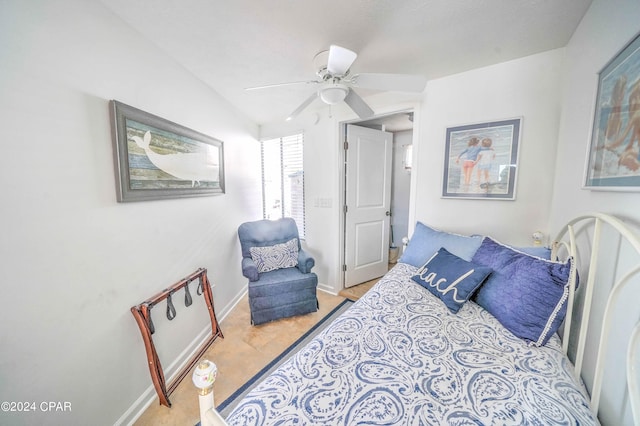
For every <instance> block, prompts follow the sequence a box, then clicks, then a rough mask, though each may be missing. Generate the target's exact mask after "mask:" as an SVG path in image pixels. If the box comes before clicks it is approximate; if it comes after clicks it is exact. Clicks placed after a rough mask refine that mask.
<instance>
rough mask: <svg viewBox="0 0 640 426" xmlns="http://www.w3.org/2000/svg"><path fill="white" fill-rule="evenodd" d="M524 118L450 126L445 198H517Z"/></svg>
mask: <svg viewBox="0 0 640 426" xmlns="http://www.w3.org/2000/svg"><path fill="white" fill-rule="evenodd" d="M521 128H522V118H513V119H508V120H500V121H490V122H486V123H478V124H467V125H463V126H457V127H449V128H447V135H446V144H445V160H444V178H443V182H442V197H443V198H471V199H489V200H514V199H515V187H516V172H517V163H518V145H519V143H520V131H521Z"/></svg>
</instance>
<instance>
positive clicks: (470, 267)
mask: <svg viewBox="0 0 640 426" xmlns="http://www.w3.org/2000/svg"><path fill="white" fill-rule="evenodd" d="M490 273H491V268H487V267H485V266H480V265H476V264H473V263H471V262H467V261H466V260H464V259H461V258H459V257H458V256H456V255H454V254H451V253H449V252H448V251H447V250H446V249H445V248H441V249H440V250H438V251H437V252H436V254H434V255H433V256H432V257H431V259H429V260H428V261H427V263H425V264H424V265H423V266H422V267H421V268H420V269H418V272H417V273H416V274H415V275H414V276H412V277H411V279H412V280H414V281H415V282H417V283H418V284H420V285H421V286H423V287H425V288H426V289H427V290H429V291H430V292H431V293H433V295H434V296H436V297H437V298H439V299H440V300H442V301H443V302H444V304H445V305H446V306H447V308H449V310H450V311H451V312H453V313H454V314H455V313H457V312H458V311H459V310H460V308H461V307H462V305H464V304H465V302H466V301H467V300H469V298H470V297H471V295H472V294H473V292H474V291H476V289H477V288H478V287H480V285H481V284H482V282H483V281H484V280H485V279H486V278H487V276H488V275H489V274H490Z"/></svg>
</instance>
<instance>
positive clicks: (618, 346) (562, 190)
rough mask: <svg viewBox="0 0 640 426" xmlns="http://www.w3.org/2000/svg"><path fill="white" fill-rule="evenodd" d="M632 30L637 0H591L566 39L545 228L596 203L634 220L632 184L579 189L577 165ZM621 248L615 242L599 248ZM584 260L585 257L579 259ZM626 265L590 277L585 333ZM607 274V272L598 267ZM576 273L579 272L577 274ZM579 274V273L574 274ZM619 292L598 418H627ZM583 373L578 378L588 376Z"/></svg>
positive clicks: (623, 308) (630, 318) (626, 311)
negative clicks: (603, 75)
mask: <svg viewBox="0 0 640 426" xmlns="http://www.w3.org/2000/svg"><path fill="white" fill-rule="evenodd" d="M638 33H640V2H638V1H631V0H594V2H593V3H592V5H591V7H590V8H589V10H588V11H587V13H586V15H585V16H584V18H583V20H582V21H581V22H580V25H579V26H578V28H577V29H576V31H575V33H574V35H573V37H572V38H571V41H570V42H569V43H568V45H567V47H566V67H565V69H564V73H563V74H564V76H565V78H564V82H563V103H562V118H561V122H560V131H559V145H558V152H557V166H556V172H555V179H554V194H553V197H552V204H551V216H550V229H553V230H558V229H559V228H560V227H561V226H562V225H564V224H565V223H566V222H567V221H568V220H569V219H571V218H572V217H574V216H577V215H580V214H583V213H586V212H590V211H602V212H608V213H612V214H614V215H616V216H618V217H620V218H622V219H624V220H625V221H627V222H629V223H632V224H636V225H640V214H639V212H640V194H638V193H637V192H635V193H633V192H606V191H590V190H585V189H582V185H583V182H584V166H585V162H586V157H587V150H588V146H589V143H590V135H591V128H592V124H593V116H594V111H595V96H596V90H597V84H598V73H599V72H600V70H601V69H602V68H603V67H604V66H605V65H606V64H607V63H608V62H609V60H611V59H612V58H613V57H614V56H615V55H616V53H617V52H618V51H620V50H621V49H622V48H623V47H624V46H625V45H626V44H627V43H628V42H629V41H630V40H631V39H633V37H634V36H635V35H636V34H638ZM620 250H624V248H622V249H621V248H620V247H618V246H616V245H615V244H614V245H613V246H610V250H609V251H606V250H605V251H603V253H602V255H603V256H607V253H617V252H618V251H620ZM585 263H586V259H585ZM627 271H628V268H619V270H617V271H610V273H609V274H608V275H609V276H607V277H600V276H599V277H598V278H597V280H596V283H597V285H596V290H595V294H594V302H595V303H594V307H593V309H594V311H593V314H592V317H591V318H593V319H595V320H593V321H592V323H591V327H592V328H591V329H590V336H595V335H596V334H597V333H599V326H600V325H601V321H600V318H602V310H603V302H604V300H606V299H605V295H606V292H607V291H608V289H609V287H608V284H609V282H610V277H611V276H613V275H614V273H615V272H617V273H618V274H623V273H626V272H627ZM605 275H607V274H605ZM583 276H584V274H583ZM581 278H582V277H581ZM637 281H638V280H636V282H635V284H636V286H635V288H633V289H632V290H631V291H629V292H625V293H623V294H622V295H621V297H620V301H621V305H618V306H617V307H616V309H615V312H616V314H615V315H616V318H615V319H614V321H615V322H614V324H615V328H614V330H613V332H612V333H610V334H609V343H608V345H607V347H608V349H609V357H610V358H609V362H608V364H607V366H606V367H605V384H604V387H605V389H606V392H607V393H608V395H609V396H608V397H605V398H603V400H602V403H601V407H600V420H601V421H602V423H603V424H611V425H618V424H620V425H622V424H624V425H626V424H632V423H633V421H632V420H631V414H630V409H629V405H628V404H629V397H628V393H627V391H626V389H625V385H624V384H625V379H624V374H625V369H624V364H625V353H626V340H627V338H628V334H629V332H630V329H631V326H632V324H633V322H635V321H637V319H638V311H637V308H638V300H640V289H639V287H638V284H640V282H637ZM596 341H597V339H593V340H592V339H589V340H587V352H588V354H587V355H586V356H585V365H586V366H587V367H590V366H593V358H594V357H593V356H592V355H590V354H593V353H594V352H595V346H596ZM589 376H590V375H587V377H586V382H587V384H591V382H592V380H591V378H590V377H589Z"/></svg>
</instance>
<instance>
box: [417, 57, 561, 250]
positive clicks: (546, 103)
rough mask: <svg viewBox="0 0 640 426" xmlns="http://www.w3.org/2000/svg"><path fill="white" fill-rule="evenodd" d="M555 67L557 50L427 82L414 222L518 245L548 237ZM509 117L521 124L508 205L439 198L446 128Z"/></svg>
mask: <svg viewBox="0 0 640 426" xmlns="http://www.w3.org/2000/svg"><path fill="white" fill-rule="evenodd" d="M562 60H563V50H562V49H558V50H553V51H549V52H545V53H541V54H538V55H533V56H529V57H526V58H522V59H518V60H514V61H510V62H505V63H501V64H498V65H494V66H489V67H485V68H480V69H476V70H473V71H469V72H465V73H461V74H456V75H452V76H449V77H444V78H441V79H438V80H432V81H429V82H428V83H427V88H426V93H425V97H424V99H423V114H422V115H421V119H420V123H419V126H420V129H421V136H420V139H419V140H418V141H417V142H416V141H414V148H413V149H414V161H415V162H416V167H415V168H414V170H413V172H412V173H414V174H415V175H416V177H415V184H416V187H415V189H414V191H415V192H414V194H415V199H414V202H415V204H414V212H415V219H416V220H420V221H422V222H424V223H426V224H430V225H432V226H435V227H437V228H441V229H445V230H455V231H457V232H461V233H480V234H485V235H492V236H493V237H495V238H497V239H499V240H501V241H504V242H507V243H512V244H519V245H529V244H531V238H530V237H531V234H532V233H533V232H534V231H536V230H542V231H545V232H548V231H547V223H548V220H549V203H550V201H551V195H552V184H553V170H554V167H555V158H554V157H555V151H556V144H557V134H558V122H559V111H560V87H561V86H560V85H561V73H560V71H561V65H562ZM515 117H522V137H521V140H520V147H519V161H518V172H517V173H518V175H517V182H516V199H515V201H505V200H500V201H498V200H469V199H443V198H441V195H442V180H443V176H442V175H443V169H444V148H445V136H446V129H447V128H448V127H453V126H458V125H463V124H471V123H482V122H488V121H495V120H501V119H508V118H515ZM505 224H509V225H508V226H505ZM410 225H412V224H410ZM410 232H412V230H411V231H410Z"/></svg>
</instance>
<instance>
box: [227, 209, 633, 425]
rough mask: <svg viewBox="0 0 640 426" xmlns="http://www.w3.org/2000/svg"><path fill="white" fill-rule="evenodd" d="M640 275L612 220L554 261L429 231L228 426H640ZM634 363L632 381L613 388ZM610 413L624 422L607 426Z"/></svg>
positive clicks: (579, 236) (585, 227)
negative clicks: (619, 373)
mask: <svg viewBox="0 0 640 426" xmlns="http://www.w3.org/2000/svg"><path fill="white" fill-rule="evenodd" d="M603 235H607V236H606V237H604V236H603ZM600 246H602V248H601V247H600ZM587 251H588V252H589V253H587ZM612 253H615V256H614V255H612ZM550 259H553V261H552V260H550ZM619 259H622V260H619ZM603 265H605V266H603ZM638 265H640V240H639V239H638V237H637V236H636V234H635V233H634V232H633V231H631V230H630V228H628V227H627V226H626V225H625V224H624V223H623V222H622V221H620V220H618V219H615V218H613V217H611V216H608V215H604V214H590V215H585V216H581V217H579V218H576V219H574V220H572V221H571V222H570V223H569V224H568V225H567V226H566V227H564V228H563V230H562V231H561V232H560V233H559V235H558V238H557V239H556V241H555V242H554V243H553V245H552V249H544V248H541V247H511V246H508V245H506V244H503V243H501V242H500V241H496V240H494V239H492V238H490V237H486V236H466V235H458V234H453V233H449V232H445V231H441V230H437V229H434V228H431V227H429V226H426V225H424V224H421V223H418V224H417V226H416V229H415V231H414V234H413V236H412V239H411V241H410V242H409V245H408V246H407V248H406V250H405V252H404V253H403V255H402V257H401V258H400V262H399V263H398V264H396V266H394V267H393V268H392V269H391V270H390V271H389V272H388V273H387V274H386V275H385V276H384V277H383V278H382V279H381V280H380V281H379V282H378V283H377V284H376V285H375V286H374V287H373V288H372V289H371V290H370V291H369V292H367V293H366V294H365V295H364V296H363V297H362V298H361V299H359V300H358V301H357V302H356V303H355V304H354V305H353V306H352V307H351V308H350V309H349V310H348V311H347V312H345V313H344V314H343V315H342V316H340V317H339V318H338V319H336V320H335V321H334V322H333V323H332V324H330V325H329V326H328V327H327V328H325V330H324V331H323V332H322V333H320V334H319V335H318V336H317V337H316V338H315V339H314V340H312V341H311V342H310V343H309V344H308V345H306V346H305V347H304V348H303V349H301V350H300V351H299V352H298V353H296V354H295V355H293V356H291V358H290V359H289V360H287V361H286V362H285V363H284V364H282V365H281V366H280V367H279V368H278V369H277V370H276V371H275V372H273V373H272V374H271V375H270V376H268V377H267V378H266V379H265V380H264V381H262V382H261V383H260V384H259V385H257V386H256V387H255V388H254V389H253V390H252V391H251V392H250V393H249V394H247V395H246V397H245V398H244V399H243V400H242V401H241V402H240V403H239V404H238V405H237V406H236V407H235V408H234V410H233V411H232V412H231V413H230V414H229V416H228V417H227V419H226V422H227V423H228V424H229V425H275V424H278V425H281V424H282V425H284V424H301V425H302V424H305V425H319V424H322V425H343V424H344V425H355V424H372V425H383V424H384V425H390V424H397V425H431V424H454V425H467V424H474V425H494V424H495V425H497V424H500V425H504V424H509V425H520V424H531V425H548V424H580V425H590V424H598V423H599V422H600V421H602V423H603V424H607V423H608V422H609V421H612V422H620V421H622V422H623V423H617V424H624V422H630V423H627V424H632V423H633V422H634V420H632V418H631V416H633V415H635V416H636V417H635V423H636V424H637V423H638V422H639V421H640V418H639V417H638V416H639V415H640V413H639V412H638V407H639V406H638V404H640V401H639V398H640V397H639V396H638V388H637V381H638V372H637V360H636V358H634V357H635V353H636V352H637V350H636V349H635V348H636V346H637V344H638V341H639V340H640V338H639V337H638V336H639V335H640V332H639V331H638V330H639V329H640V327H638V325H637V323H638V316H639V312H640V306H638V305H640V304H638V303H637V302H635V303H629V301H628V300H629V298H630V297H631V296H630V295H635V297H636V299H635V300H636V301H637V296H638V294H639V293H638V291H637V290H638V289H639V288H640V285H639V284H638V279H639V278H638V273H639V271H640V267H639V266H638ZM465 268H466V269H465ZM627 271H629V272H627ZM601 275H605V276H606V277H607V278H611V281H612V282H611V284H608V283H603V282H602V281H603V279H601ZM630 287H635V288H631V290H629V288H630ZM576 288H577V289H576ZM603 288H605V289H606V290H603ZM634 290H635V293H633V291H634ZM602 291H605V293H604V297H603V293H602ZM628 291H632V293H625V292H628ZM594 300H596V303H592V302H593V301H594ZM599 300H605V301H606V302H607V303H603V304H598V303H597V301H599ZM621 300H627V306H625V307H624V310H625V315H620V309H619V306H618V304H619V303H620V302H621ZM600 305H602V307H603V309H600V308H597V307H598V306H600ZM592 306H595V307H596V308H594V309H593V310H592ZM633 308H635V310H634V311H633V312H627V310H629V309H633ZM619 317H623V320H624V321H623V322H625V323H626V324H625V325H623V326H621V325H619V324H618V321H619V320H620V318H619ZM590 323H591V324H592V325H591V326H590V325H589V324H590ZM593 323H595V324H596V325H597V327H594V326H593ZM600 325H602V327H600ZM614 325H615V327H616V330H617V331H616V333H612V331H611V330H612V326H614ZM622 329H624V330H625V332H624V333H621V332H619V330H622ZM620 334H624V336H623V338H622V344H623V345H624V348H622V349H620V348H615V349H612V348H613V347H614V346H613V345H618V344H619V343H618V342H617V341H615V342H614V340H616V339H617V340H620V339H618V335H620ZM560 335H562V336H563V337H562V339H561V337H560ZM612 335H613V338H610V336H612ZM594 336H595V337H594ZM594 342H595V343H594ZM621 350H622V353H624V354H626V359H624V361H625V363H628V364H629V366H628V368H627V371H626V374H627V377H625V378H624V381H623V383H622V384H620V383H618V380H617V379H616V374H615V373H614V374H612V376H613V377H614V380H613V381H614V383H609V382H608V381H607V380H606V377H605V375H604V371H605V369H606V368H609V369H611V366H610V365H608V364H607V362H609V364H610V363H611V362H614V363H617V362H618V361H617V359H616V356H613V358H612V355H611V353H614V354H618V355H619V353H620V351H621ZM618 370H619V369H618ZM623 370H624V369H623ZM607 374H609V373H607ZM583 379H584V380H583ZM621 385H622V386H623V387H624V389H623V390H622V391H621V390H620V389H619V387H620V386H621ZM627 385H628V387H627ZM603 395H606V396H604V397H603ZM620 395H621V396H620ZM619 396H620V398H621V399H624V401H625V402H623V403H622V404H623V407H622V408H620V407H619V402H617V398H618V397H619ZM600 401H605V404H603V405H606V406H607V409H608V410H609V412H610V413H607V414H606V416H605V417H606V419H602V418H601V419H600V420H599V419H598V409H599V406H600V405H601V404H600ZM621 410H622V411H627V412H630V413H631V414H628V413H627V414H624V413H619V411H621ZM612 424H613V423H612Z"/></svg>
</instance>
